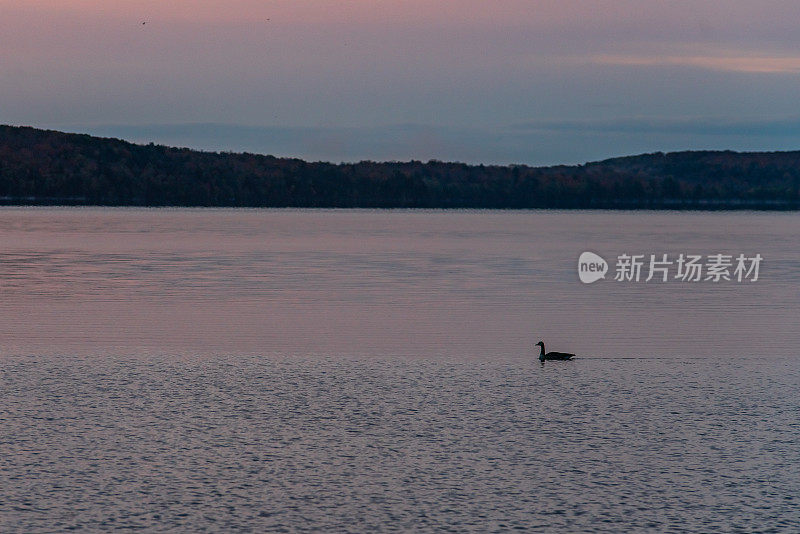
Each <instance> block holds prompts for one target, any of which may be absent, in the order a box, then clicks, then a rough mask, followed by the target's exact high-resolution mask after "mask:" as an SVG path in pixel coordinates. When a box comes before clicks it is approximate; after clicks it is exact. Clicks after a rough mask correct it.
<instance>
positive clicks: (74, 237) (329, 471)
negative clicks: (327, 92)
mask: <svg viewBox="0 0 800 534" xmlns="http://www.w3.org/2000/svg"><path fill="white" fill-rule="evenodd" d="M798 235H800V216H798V215H796V214H792V213H750V212H741V213H691V212H599V211H598V212H588V211H586V212H544V211H540V212H536V211H534V212H513V211H452V212H445V211H326V210H320V211H303V210H238V211H237V210H188V209H187V210H148V209H27V208H9V209H2V210H0V297H2V298H0V311H1V312H2V313H1V315H0V340H1V341H0V394H2V404H0V452H1V453H2V454H0V531H2V532H36V531H61V530H64V529H80V530H89V531H92V530H95V531H98V530H110V529H146V530H157V531H168V530H174V531H231V530H241V531H253V532H261V531H311V530H318V531H353V532H367V531H368V532H372V531H393V530H417V531H427V530H450V531H475V532H492V531H507V530H512V529H521V530H537V529H539V530H546V531H564V532H575V531H588V532H604V531H605V532H619V531H622V530H624V531H630V530H636V531H674V532H682V531H686V530H692V531H702V532H713V531H724V532H731V531H742V532H756V531H763V532H784V531H788V532H792V531H798V530H800V513H798V512H797V511H796V510H797V509H798V508H800V503H799V502H798V500H800V497H798V495H800V447H798V445H797V444H798V443H800V395H798V391H799V390H800V387H799V386H800V349H798V347H800V328H798V319H799V318H800V289H798V288H800V245H798ZM586 250H589V251H593V252H596V253H598V254H600V255H601V256H603V257H604V258H606V259H607V260H608V261H609V263H610V264H611V267H610V269H611V271H610V272H609V274H608V275H607V278H606V280H601V281H599V282H597V283H595V284H592V285H584V284H582V283H581V282H580V281H579V280H578V275H577V258H578V256H579V255H580V253H581V252H583V251H586ZM680 253H684V254H699V255H703V256H707V255H713V254H717V253H723V254H730V255H734V256H735V255H738V254H740V253H743V254H745V255H747V256H753V255H755V254H757V253H758V254H761V256H763V258H764V260H763V262H762V264H761V268H760V273H759V279H758V280H757V281H755V282H750V281H749V280H745V281H743V282H737V281H735V280H734V281H721V282H719V283H714V282H712V281H701V282H696V283H691V282H682V281H679V280H674V279H671V280H669V281H667V282H659V281H656V280H651V281H650V282H644V278H645V277H646V276H643V277H642V281H640V282H638V283H637V282H622V281H615V280H613V278H614V268H615V266H614V264H613V263H614V261H615V260H616V258H617V257H618V256H619V255H621V254H644V255H646V257H648V258H649V255H650V254H657V255H659V256H660V255H661V254H669V257H670V258H673V259H674V258H675V257H677V255H678V254H680ZM645 267H647V266H645ZM643 274H645V275H646V273H643ZM539 339H544V340H545V341H546V342H547V345H548V350H561V351H568V352H574V353H576V354H577V355H578V359H576V360H575V361H573V362H548V363H547V364H545V365H543V366H542V365H540V364H539V362H538V361H537V360H536V359H535V356H536V354H537V352H535V351H534V350H533V347H532V346H533V344H534V343H535V342H536V341H538V340H539Z"/></svg>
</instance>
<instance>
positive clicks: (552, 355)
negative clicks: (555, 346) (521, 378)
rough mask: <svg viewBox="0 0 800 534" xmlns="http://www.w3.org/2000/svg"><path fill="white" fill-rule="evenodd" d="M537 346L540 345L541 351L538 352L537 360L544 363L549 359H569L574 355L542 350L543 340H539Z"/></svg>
mask: <svg viewBox="0 0 800 534" xmlns="http://www.w3.org/2000/svg"><path fill="white" fill-rule="evenodd" d="M536 346H537V347H541V349H542V351H541V352H540V353H539V361H540V362H542V363H544V362H546V361H548V360H550V361H566V360H571V359H572V358H574V357H575V355H574V354H570V353H568V352H545V350H544V341H540V342H538V343H537V344H536Z"/></svg>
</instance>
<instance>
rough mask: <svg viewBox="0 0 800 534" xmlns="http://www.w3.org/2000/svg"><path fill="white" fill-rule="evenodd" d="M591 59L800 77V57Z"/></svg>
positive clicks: (603, 62) (621, 56)
mask: <svg viewBox="0 0 800 534" xmlns="http://www.w3.org/2000/svg"><path fill="white" fill-rule="evenodd" d="M587 59H588V61H589V62H591V63H599V64H601V65H624V66H635V67H665V66H682V67H694V68H700V69H710V70H719V71H727V72H742V73H755V74H797V73H800V56H765V55H731V56H717V55H669V54H668V55H636V54H630V55H628V54H598V55H594V56H589V57H588V58H587Z"/></svg>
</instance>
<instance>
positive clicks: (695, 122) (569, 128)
mask: <svg viewBox="0 0 800 534" xmlns="http://www.w3.org/2000/svg"><path fill="white" fill-rule="evenodd" d="M512 128H513V129H514V130H516V131H519V132H526V131H527V132H534V131H539V132H542V131H552V132H573V133H577V132H582V133H603V132H606V133H610V132H613V133H623V134H678V135H694V136H715V137H721V136H748V137H799V136H800V117H789V118H776V119H727V118H716V117H682V118H667V117H630V118H615V119H589V120H534V121H528V122H524V123H519V124H515V125H513V126H512Z"/></svg>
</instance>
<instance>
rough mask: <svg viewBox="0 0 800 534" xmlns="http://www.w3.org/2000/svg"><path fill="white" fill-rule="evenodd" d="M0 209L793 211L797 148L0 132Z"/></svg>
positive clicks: (798, 204) (799, 175) (799, 161)
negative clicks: (326, 151)
mask: <svg viewBox="0 0 800 534" xmlns="http://www.w3.org/2000/svg"><path fill="white" fill-rule="evenodd" d="M0 203H4V204H42V205H46V204H50V205H54V204H79V205H84V204H86V205H114V206H117V205H124V206H274V207H284V206H296V207H381V208H389V207H392V208H394V207H424V208H467V207H469V208H695V209H697V208H700V209H723V208H762V209H798V208H800V152H760V153H737V152H675V153H669V154H662V153H655V154H645V155H641V156H631V157H623V158H615V159H610V160H606V161H601V162H596V163H589V164H586V165H578V166H556V167H527V166H522V165H514V166H484V165H466V164H462V163H444V162H440V161H429V162H427V163H423V162H419V161H410V162H386V163H376V162H371V161H362V162H360V163H347V164H331V163H309V162H305V161H302V160H299V159H288V158H276V157H272V156H262V155H255V154H233V153H212V152H200V151H195V150H189V149H183V148H170V147H164V146H157V145H153V144H150V145H135V144H132V143H128V142H125V141H121V140H118V139H105V138H97V137H91V136H88V135H77V134H65V133H60V132H55V131H45V130H38V129H34V128H21V127H12V126H0Z"/></svg>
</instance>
